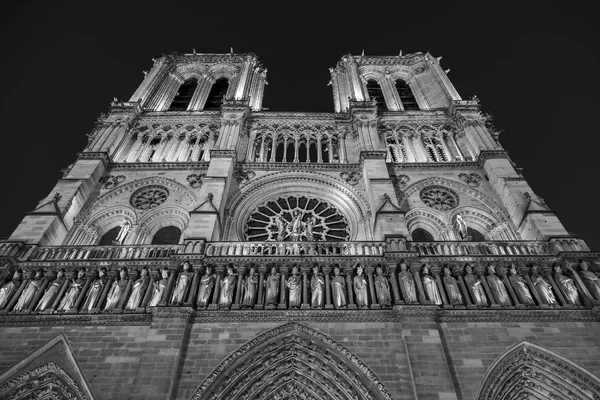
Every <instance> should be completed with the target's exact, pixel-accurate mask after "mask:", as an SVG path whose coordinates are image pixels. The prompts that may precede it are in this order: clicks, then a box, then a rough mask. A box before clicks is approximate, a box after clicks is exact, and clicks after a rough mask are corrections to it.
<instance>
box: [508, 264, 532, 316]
mask: <svg viewBox="0 0 600 400" xmlns="http://www.w3.org/2000/svg"><path fill="white" fill-rule="evenodd" d="M508 271H509V272H510V277H509V278H508V280H509V281H510V283H511V285H512V286H513V288H515V292H516V294H517V297H518V298H519V301H520V302H521V304H525V305H528V306H533V305H535V301H534V300H533V297H531V292H529V288H528V287H527V283H526V282H525V280H524V279H523V278H521V277H520V276H519V275H518V274H517V269H516V268H515V266H514V265H511V266H510V269H509V270H508Z"/></svg>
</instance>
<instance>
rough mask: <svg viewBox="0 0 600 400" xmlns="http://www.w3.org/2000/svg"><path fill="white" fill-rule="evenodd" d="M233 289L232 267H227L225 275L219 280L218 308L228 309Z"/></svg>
mask: <svg viewBox="0 0 600 400" xmlns="http://www.w3.org/2000/svg"><path fill="white" fill-rule="evenodd" d="M234 289H235V275H234V273H233V267H231V266H229V267H227V275H226V276H225V277H223V279H222V280H221V293H220V294H219V308H229V306H231V303H232V302H233V291H234Z"/></svg>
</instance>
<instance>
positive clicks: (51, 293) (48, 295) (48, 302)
mask: <svg viewBox="0 0 600 400" xmlns="http://www.w3.org/2000/svg"><path fill="white" fill-rule="evenodd" d="M64 278H65V270H64V268H62V269H60V270H59V271H58V272H57V273H56V279H54V280H53V281H52V283H50V285H48V288H46V291H44V295H43V296H42V298H41V299H40V302H39V303H38V305H37V307H36V308H35V310H34V311H44V310H46V309H47V308H48V307H52V303H53V302H54V299H55V297H56V295H58V292H60V288H62V286H63V284H64V283H65V279H64Z"/></svg>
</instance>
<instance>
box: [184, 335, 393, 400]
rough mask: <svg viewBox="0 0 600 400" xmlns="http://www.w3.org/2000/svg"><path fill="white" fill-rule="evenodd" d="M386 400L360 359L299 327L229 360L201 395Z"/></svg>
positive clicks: (263, 338)
mask: <svg viewBox="0 0 600 400" xmlns="http://www.w3.org/2000/svg"><path fill="white" fill-rule="evenodd" d="M274 398H279V399H304V400H319V399H324V400H329V399H331V400H334V399H349V400H366V399H373V400H375V399H376V400H382V399H391V396H390V395H389V393H388V392H387V391H386V389H385V388H384V386H383V384H382V383H381V382H380V381H379V380H378V379H377V377H376V376H375V374H374V373H373V372H372V371H371V370H370V369H369V368H368V367H367V366H366V365H365V364H364V363H363V362H362V361H360V360H359V359H358V358H357V357H356V356H355V355H354V354H352V353H350V352H349V351H348V350H346V349H345V348H344V347H343V346H342V345H340V344H339V343H336V342H335V341H333V340H331V339H330V338H329V337H327V336H325V335H323V334H321V333H319V332H317V331H315V330H312V329H310V328H307V327H305V326H303V325H300V324H296V323H289V324H286V325H282V326H280V327H278V328H275V329H273V330H271V331H268V332H266V333H264V334H262V335H260V336H258V337H257V338H255V339H253V340H251V341H250V342H248V343H246V344H245V345H243V346H242V347H241V348H240V349H239V350H237V351H236V352H235V353H234V354H232V355H231V356H229V357H228V358H227V359H225V360H224V361H223V362H222V363H221V364H220V365H219V366H218V367H217V368H216V369H215V370H214V371H213V372H212V374H211V375H209V376H208V377H207V378H206V380H205V381H204V382H203V383H202V385H200V388H199V389H198V390H196V393H195V394H194V396H193V397H192V399H194V400H199V399H211V400H216V399H221V400H225V399H227V400H234V399H236V400H237V399H240V400H241V399H244V400H250V399H274Z"/></svg>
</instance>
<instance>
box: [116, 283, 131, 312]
mask: <svg viewBox="0 0 600 400" xmlns="http://www.w3.org/2000/svg"><path fill="white" fill-rule="evenodd" d="M132 285H133V279H127V286H125V292H123V294H122V295H121V299H120V300H119V303H118V304H117V307H115V309H114V310H113V311H112V313H115V314H119V313H122V312H123V307H125V302H126V301H127V299H128V298H129V294H130V293H131V286H132Z"/></svg>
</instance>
